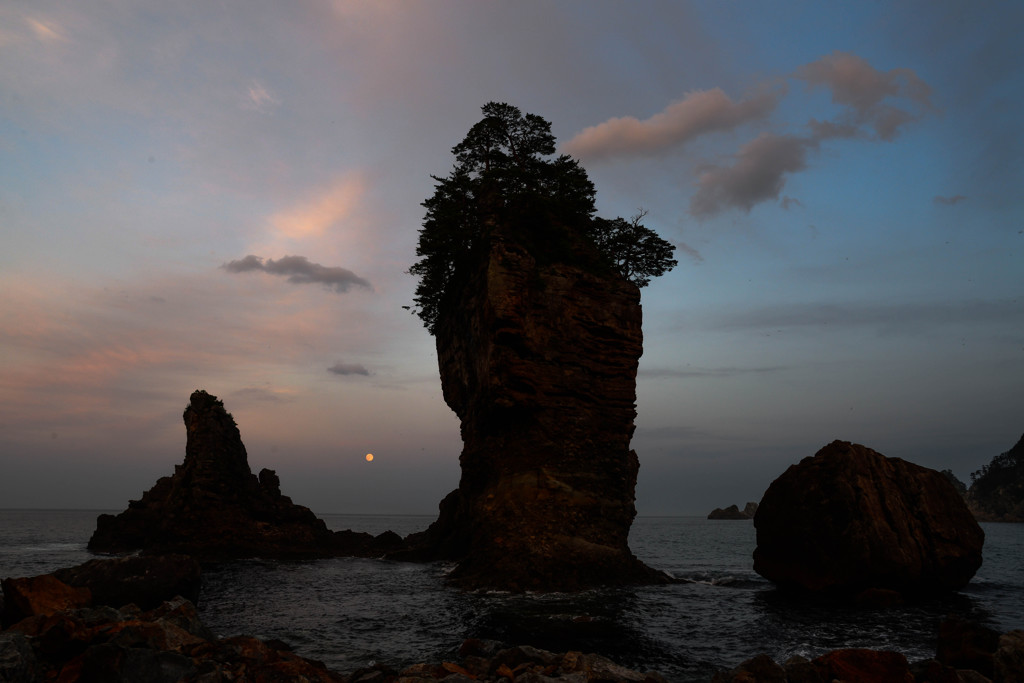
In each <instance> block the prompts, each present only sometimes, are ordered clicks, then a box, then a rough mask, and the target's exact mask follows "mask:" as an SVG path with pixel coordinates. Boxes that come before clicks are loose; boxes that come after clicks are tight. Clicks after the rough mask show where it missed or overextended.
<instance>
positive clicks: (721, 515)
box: [708, 503, 757, 519]
mask: <svg viewBox="0 0 1024 683" xmlns="http://www.w3.org/2000/svg"><path fill="white" fill-rule="evenodd" d="M756 513H757V503H747V504H746V506H744V508H743V509H742V510H740V509H739V507H737V506H736V505H730V506H729V507H727V508H725V509H724V510H723V509H722V508H715V509H714V510H712V511H711V512H709V513H708V519H753V518H754V515H755V514H756Z"/></svg>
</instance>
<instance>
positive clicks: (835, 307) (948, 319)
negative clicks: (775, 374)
mask: <svg viewBox="0 0 1024 683" xmlns="http://www.w3.org/2000/svg"><path fill="white" fill-rule="evenodd" d="M1019 315H1020V304H1019V303H1017V301H1016V300H1014V299H1001V300H986V301H981V300H969V299H965V300H961V301H943V302H904V303H892V304H890V303H873V302H868V303H852V302H849V303H835V304H832V303H821V302H819V303H797V304H783V305H779V306H770V307H761V308H758V309H752V310H748V311H742V312H737V313H730V314H720V315H716V316H715V318H714V321H713V322H712V324H711V328H712V329H720V330H730V331H735V330H759V329H772V330H780V329H783V328H807V327H811V328H819V329H823V328H830V329H832V330H835V331H839V330H846V329H848V328H851V327H865V326H866V327H874V328H876V329H879V330H883V331H886V332H901V333H910V334H924V333H931V331H932V330H933V329H934V328H936V327H946V326H950V325H962V326H967V327H973V326H980V325H989V324H994V325H1003V324H1007V321H1012V320H1014V319H1015V318H1016V317H1017V316H1019Z"/></svg>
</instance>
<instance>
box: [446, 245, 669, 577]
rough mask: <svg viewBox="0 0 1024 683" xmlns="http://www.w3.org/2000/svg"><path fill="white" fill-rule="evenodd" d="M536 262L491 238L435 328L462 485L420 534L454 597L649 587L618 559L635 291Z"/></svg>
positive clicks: (628, 466)
mask: <svg viewBox="0 0 1024 683" xmlns="http://www.w3.org/2000/svg"><path fill="white" fill-rule="evenodd" d="M574 260H575V263H574V264H572V265H570V264H568V263H566V262H565V261H564V260H562V261H556V262H548V263H539V262H538V261H537V260H536V259H535V257H534V256H533V255H532V254H531V253H530V252H529V251H528V250H527V249H525V248H523V247H521V246H519V245H518V244H516V243H515V242H514V241H512V240H511V239H502V238H500V237H499V238H497V239H495V240H494V242H493V244H492V246H491V249H490V253H489V256H488V257H487V258H485V259H483V261H482V263H481V266H480V267H479V269H478V270H477V271H476V272H475V275H474V276H473V278H472V279H471V281H470V282H469V283H468V284H467V285H466V286H465V287H463V288H462V291H461V294H460V297H461V298H460V299H459V300H458V301H457V305H455V306H454V307H452V310H453V311H454V312H453V313H452V314H451V315H448V316H447V317H446V318H444V319H442V321H441V324H440V325H439V329H438V331H437V335H436V336H437V354H438V364H439V367H440V372H441V383H442V388H443V391H444V398H445V401H446V402H447V403H448V405H449V406H450V407H451V408H452V410H454V411H455V413H456V414H457V415H458V416H459V419H460V420H461V421H462V427H461V431H462V440H463V444H464V446H463V451H462V455H461V458H460V462H461V466H462V478H461V480H460V483H459V488H458V489H457V490H456V491H454V492H453V493H452V494H449V496H448V497H447V498H446V499H445V500H444V501H443V502H442V504H441V514H440V516H439V519H438V521H437V522H435V524H434V525H432V526H431V528H430V529H429V530H428V532H427V533H426V536H427V539H428V545H429V546H430V548H431V551H430V554H431V555H432V556H433V557H435V558H446V559H455V560H458V561H459V564H458V566H457V568H456V569H455V571H454V572H453V578H454V579H455V580H457V581H459V582H461V583H462V584H463V585H465V586H467V587H491V588H500V589H511V590H548V591H551V590H576V589H580V588H585V587H588V586H594V585H601V584H611V583H625V582H638V581H642V582H650V581H656V580H659V577H660V574H658V573H656V572H653V571H652V570H650V569H648V568H647V567H645V566H644V565H643V564H642V563H641V562H639V561H638V560H637V559H636V558H635V557H634V556H633V554H632V553H631V552H630V550H629V547H628V545H627V536H628V534H629V528H630V525H631V524H632V521H633V518H634V516H635V515H636V509H635V507H634V504H633V503H634V489H635V486H636V476H637V470H638V468H639V463H638V460H637V456H636V453H635V452H634V451H632V450H630V447H629V442H630V439H631V437H632V434H633V430H634V424H633V419H634V417H635V416H636V409H635V402H636V372H637V365H638V362H639V358H640V355H641V353H642V342H643V338H642V333H641V329H640V325H641V308H640V291H639V289H638V288H637V287H636V286H635V285H633V284H632V283H630V282H628V281H627V280H625V279H624V278H622V277H619V276H616V275H611V274H609V273H607V272H601V271H600V270H599V269H597V268H594V269H588V268H586V267H585V266H581V265H580V261H581V260H583V261H585V258H582V257H581V256H580V254H575V255H574Z"/></svg>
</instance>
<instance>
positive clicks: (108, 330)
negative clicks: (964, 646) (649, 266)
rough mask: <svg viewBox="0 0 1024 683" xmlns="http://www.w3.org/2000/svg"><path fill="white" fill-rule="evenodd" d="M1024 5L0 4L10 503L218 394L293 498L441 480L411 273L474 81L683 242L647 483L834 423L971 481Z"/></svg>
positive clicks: (995, 445)
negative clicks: (546, 130) (539, 122)
mask: <svg viewBox="0 0 1024 683" xmlns="http://www.w3.org/2000/svg"><path fill="white" fill-rule="evenodd" d="M1022 31H1024V5H1021V4H1020V3H996V4H991V5H986V6H985V7H984V8H983V9H978V8H973V7H971V6H968V5H965V4H964V3H959V2H952V1H949V2H946V1H942V0H940V1H938V2H927V3H925V2H918V1H916V0H911V1H910V2H905V3H902V2H901V3H843V2H840V3H803V2H795V1H793V0H782V1H781V2H778V3H757V2H736V3H721V2H713V1H711V0H706V1H700V2H668V3H666V2H659V1H655V0H639V2H634V3H629V4H628V5H627V4H621V3H612V2H602V1H596V2H588V3H579V4H576V3H551V2H547V1H545V0H525V1H524V2H517V3H476V2H470V1H468V0H439V1H438V2H433V3H403V4H392V3H388V2H375V3H365V2H356V1H355V0H337V1H335V2H330V3H320V2H308V1H307V0H300V1H299V2H297V3H289V4H288V5H279V4H276V3H256V4H255V5H253V4H251V3H247V2H242V1H241V0H226V1H225V2H221V3H206V4H192V3H184V4H180V3H143V2H139V1H138V0H116V1H115V2H98V1H97V0H79V1H76V2H73V3H70V2H66V1H64V0H34V1H33V2H31V3H10V2H8V3H0V63H3V64H4V69H2V70H0V140H2V141H3V142H2V143H0V290H2V291H3V293H4V296H2V297H0V472H3V475H2V476H0V501H2V504H3V505H4V507H12V508H18V507H33V508H80V509H121V508H123V507H124V506H125V505H126V503H127V501H128V500H130V499H133V498H137V497H138V496H139V495H140V494H141V493H142V492H143V491H145V490H147V489H148V488H150V487H151V486H152V485H153V482H155V481H156V480H157V479H158V478H159V477H162V476H165V475H168V474H170V473H171V472H172V471H173V468H174V466H175V465H176V464H179V463H181V462H182V459H183V457H184V447H185V439H186V435H185V430H184V426H183V424H182V421H181V411H182V406H184V405H185V404H186V403H187V401H188V397H189V395H190V394H191V392H192V391H194V390H196V389H205V390H207V391H209V392H210V393H211V394H214V395H216V396H218V397H219V398H220V399H222V400H223V401H224V403H225V407H226V409H227V410H228V411H229V412H230V413H231V414H232V415H233V416H234V418H235V420H236V422H237V424H238V428H239V430H240V432H241V435H242V439H243V441H244V443H245V446H246V450H247V453H248V457H249V461H250V465H251V468H252V469H253V471H259V470H260V469H261V468H264V467H267V468H270V469H274V470H275V471H277V472H278V473H279V475H280V478H281V488H282V491H283V492H284V493H285V494H286V495H289V496H291V497H292V498H293V499H294V501H295V502H296V503H299V504H302V505H305V506H308V507H310V508H311V509H313V510H315V511H318V512H351V513H395V514H404V513H409V514H432V513H435V512H436V510H437V504H438V502H439V501H440V500H441V499H442V498H443V497H444V495H445V494H447V493H448V492H449V491H451V490H452V489H454V488H455V487H456V486H457V485H458V481H459V476H460V470H459V454H460V452H461V449H462V444H461V440H460V434H459V420H458V418H457V417H456V416H455V414H454V413H453V412H452V411H451V409H449V407H448V406H447V405H446V404H445V402H444V397H443V395H442V390H441V385H440V379H439V372H438V366H437V355H436V348H435V344H434V339H433V338H432V337H431V336H430V335H429V334H428V333H427V332H426V330H424V329H423V327H422V325H421V324H420V321H419V320H418V319H417V318H416V317H415V316H413V315H410V314H409V312H408V311H407V310H405V309H403V306H408V305H410V304H411V303H412V298H413V291H414V288H415V279H414V278H413V277H411V276H410V275H408V274H407V272H406V271H407V270H408V268H409V267H410V265H412V264H413V263H414V262H415V260H416V254H415V249H416V243H417V231H418V230H419V228H420V226H421V223H422V220H423V214H424V207H423V206H422V205H421V203H422V202H423V201H424V200H425V199H426V198H428V197H429V196H431V194H432V193H433V191H434V181H433V180H432V178H431V175H438V176H443V175H445V174H447V173H448V172H449V171H450V170H451V168H452V164H453V161H454V159H453V157H452V154H451V148H452V147H453V146H454V145H456V144H458V143H459V142H460V141H461V140H462V138H463V137H464V136H465V135H466V133H467V131H468V130H469V129H470V127H471V126H473V124H474V123H476V122H477V121H478V120H479V118H480V107H481V106H482V105H483V104H485V103H486V102H488V101H500V102H508V103H510V104H513V105H515V106H517V107H519V108H520V109H521V110H522V111H523V112H526V113H532V114H537V115H539V116H542V117H544V118H545V119H546V120H547V121H549V122H551V124H552V132H553V133H554V135H555V136H556V137H557V141H558V145H559V153H562V152H565V153H568V154H572V155H573V156H574V157H576V158H578V159H579V160H580V163H581V165H582V166H583V167H584V168H585V169H586V170H587V173H588V174H589V176H590V179H591V180H592V181H593V182H594V185H595V187H596V190H597V206H598V214H599V215H601V216H603V217H607V218H613V217H615V216H623V217H629V216H632V215H635V214H636V213H637V212H638V210H644V211H646V212H647V215H646V218H645V219H644V224H645V225H646V226H647V227H649V228H652V229H654V230H655V231H657V232H658V233H659V234H660V235H661V237H663V238H664V239H667V240H669V241H671V242H672V243H673V244H675V245H676V257H677V258H678V259H679V265H678V266H677V267H676V268H675V269H674V270H673V271H672V272H671V273H669V274H667V275H666V276H664V277H661V278H658V279H657V280H655V281H653V282H652V283H651V285H650V286H649V287H647V288H645V289H644V290H643V294H642V296H643V300H642V303H643V309H644V310H643V333H644V354H643V357H642V358H641V361H640V368H639V375H638V379H637V418H636V432H635V434H634V436H633V441H632V447H633V448H634V449H635V450H636V452H637V454H638V456H639V460H640V472H639V478H638V485H637V509H638V510H639V512H640V514H649V515H655V514H706V513H707V512H708V511H710V510H711V509H713V508H716V507H726V506H728V505H730V504H738V505H739V506H740V507H743V505H744V504H745V503H746V502H747V501H757V500H759V499H760V496H761V494H762V493H763V492H764V490H765V489H766V488H767V486H768V484H769V483H770V482H771V481H772V479H774V478H775V477H776V476H778V475H779V474H781V473H782V472H783V471H784V470H785V469H786V467H788V466H789V465H790V464H793V463H795V462H797V461H799V460H800V459H802V458H804V457H806V456H810V455H813V454H814V453H815V452H816V451H817V450H818V449H819V448H821V447H822V446H824V445H825V444H827V443H829V442H831V441H833V440H835V439H841V440H848V441H853V442H856V443H861V444H864V445H865V446H868V447H870V448H872V449H874V450H877V451H879V452H881V453H883V454H884V455H887V456H890V457H900V458H903V459H905V460H909V461H912V462H915V463H918V464H921V465H925V466H928V467H932V468H935V469H952V470H953V471H954V473H955V474H956V475H957V476H958V477H960V478H961V479H963V480H965V481H968V480H969V476H970V473H971V472H972V471H974V470H977V469H979V468H980V467H982V466H983V465H985V464H987V463H988V462H989V461H990V460H991V458H992V457H993V456H995V455H997V454H999V453H1001V452H1003V451H1006V450H1007V449H1009V448H1010V447H1011V446H1012V445H1013V444H1014V443H1015V442H1016V441H1017V440H1018V439H1019V438H1020V435H1021V432H1022V431H1024V422H1022V417H1021V415H1020V399H1019V393H1020V387H1021V382H1022V380H1024V267H1022V264H1024V193H1022V192H1021V191H1020V188H1021V187H1024V149H1022V145H1024V142H1022V140H1024V138H1022V136H1021V135H1020V132H1019V126H1020V121H1021V120H1022V119H1024V102H1022V100H1024V68H1022V67H1024V47H1022V41H1020V39H1019V35H1020V34H1021V32H1022ZM98 46H102V49H99V48H98ZM370 448H372V449H373V450H374V451H375V452H376V453H377V454H378V455H381V454H384V455H385V457H384V460H378V461H377V465H376V466H374V467H362V466H361V465H360V463H359V459H358V458H352V457H351V453H352V452H355V453H357V455H358V454H359V453H365V452H366V451H367V450H369V449H370ZM373 459H374V458H373V454H372V453H366V455H365V460H366V462H371V461H373ZM86 481H87V482H88V486H83V484H82V482H86Z"/></svg>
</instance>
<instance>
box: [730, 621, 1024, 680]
mask: <svg viewBox="0 0 1024 683" xmlns="http://www.w3.org/2000/svg"><path fill="white" fill-rule="evenodd" d="M833 681H849V682H851V683H853V682H858V683H859V682H861V681H864V682H868V681H871V682H874V681H879V682H883V681H884V683H1020V681H1024V631H1010V632H1009V633H1005V634H1002V635H1000V634H998V633H996V632H995V631H991V630H990V629H986V628H984V627H980V626H977V625H972V624H968V623H966V622H961V621H958V620H955V619H953V620H947V621H946V622H943V624H942V627H941V629H940V634H939V644H938V651H937V653H936V657H935V659H928V660H924V661H921V662H913V663H911V662H908V661H907V659H906V657H904V656H903V655H902V654H900V653H898V652H889V651H885V650H865V649H844V650H833V651H832V652H827V653H825V654H823V655H822V656H820V657H817V658H815V659H813V660H808V659H806V658H804V657H800V656H795V657H791V658H790V659H788V660H787V661H786V662H784V663H783V664H779V663H777V662H775V661H774V660H773V659H772V658H771V657H769V656H767V655H758V656H757V657H752V658H751V659H748V660H747V661H745V662H743V663H742V664H740V665H739V666H738V667H736V668H734V669H732V670H730V671H722V672H719V673H717V674H715V676H714V678H712V683H832V682H833Z"/></svg>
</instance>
